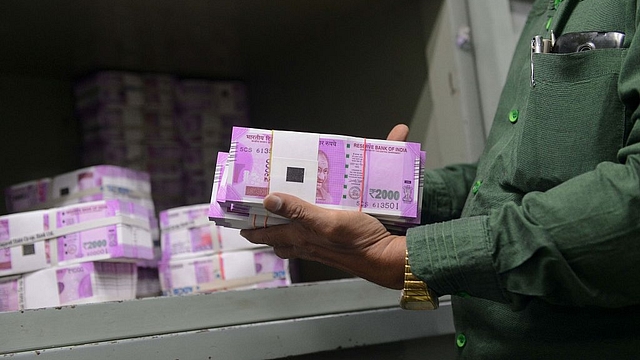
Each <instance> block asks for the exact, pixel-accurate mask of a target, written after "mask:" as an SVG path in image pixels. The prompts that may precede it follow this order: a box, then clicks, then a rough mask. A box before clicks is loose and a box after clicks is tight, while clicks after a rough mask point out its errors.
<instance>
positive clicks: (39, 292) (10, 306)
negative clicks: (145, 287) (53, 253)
mask: <svg viewBox="0 0 640 360" xmlns="http://www.w3.org/2000/svg"><path fill="white" fill-rule="evenodd" d="M136 272H137V267H136V265H135V264H132V263H115V262H84V263H80V264H72V265H64V266H56V267H51V268H47V269H43V270H39V271H35V272H32V273H28V274H24V275H19V276H13V277H6V278H1V279H0V311H17V310H23V309H37V308H44V307H54V306H61V305H75V304H86V303H95V302H103V301H116V300H129V299H134V298H135V296H136V280H137V274H136Z"/></svg>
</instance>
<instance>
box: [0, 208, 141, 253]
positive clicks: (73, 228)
mask: <svg viewBox="0 0 640 360" xmlns="http://www.w3.org/2000/svg"><path fill="white" fill-rule="evenodd" d="M55 223H56V222H55V221H54V222H53V224H54V226H55ZM109 225H130V226H134V227H138V228H142V229H145V230H149V222H148V220H146V221H145V220H142V219H136V218H133V217H130V216H126V215H116V216H110V217H107V218H101V219H96V220H90V221H86V222H82V223H79V224H76V225H69V226H65V227H62V228H53V229H51V230H46V231H40V232H37V233H33V234H29V235H25V236H21V237H17V238H9V239H8V240H4V241H2V242H0V249H6V248H10V247H14V246H21V245H28V244H34V243H36V242H38V241H44V240H50V239H54V238H58V237H61V236H65V235H69V234H73V233H77V232H81V231H86V230H91V229H97V228H101V227H105V226H109Z"/></svg>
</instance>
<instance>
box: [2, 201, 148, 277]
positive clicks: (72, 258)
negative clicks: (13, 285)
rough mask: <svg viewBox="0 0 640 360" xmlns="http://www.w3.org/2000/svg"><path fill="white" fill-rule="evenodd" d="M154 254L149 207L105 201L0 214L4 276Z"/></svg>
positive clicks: (143, 257)
mask: <svg viewBox="0 0 640 360" xmlns="http://www.w3.org/2000/svg"><path fill="white" fill-rule="evenodd" d="M153 256H154V253H153V241H152V239H151V232H150V227H149V216H148V212H147V209H146V208H144V207H142V206H140V205H137V204H135V203H131V202H126V201H121V200H100V201H92V202H88V203H82V204H76V205H68V206H63V207H58V208H53V209H48V210H36V211H27V212H22V213H17V214H10V215H4V216H0V276H8V275H14V274H22V273H26V272H31V271H36V270H40V269H44V268H48V267H51V266H56V265H68V264H75V263H80V262H88V261H97V260H110V259H128V260H131V261H136V260H139V259H153Z"/></svg>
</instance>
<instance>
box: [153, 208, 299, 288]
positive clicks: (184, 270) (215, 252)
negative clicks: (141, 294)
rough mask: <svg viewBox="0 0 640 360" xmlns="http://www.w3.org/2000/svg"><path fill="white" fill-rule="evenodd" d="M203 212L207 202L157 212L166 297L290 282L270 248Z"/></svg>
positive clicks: (284, 265) (285, 266)
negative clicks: (248, 238) (224, 225)
mask: <svg viewBox="0 0 640 360" xmlns="http://www.w3.org/2000/svg"><path fill="white" fill-rule="evenodd" d="M208 213H209V204H199V205H191V206H184V207H178V208H174V209H169V210H165V211H162V212H161V213H160V228H161V238H162V240H161V244H162V260H161V262H160V264H159V266H158V268H159V273H160V284H161V287H162V291H163V293H164V294H165V295H185V294H192V293H205V292H212V291H217V290H228V289H247V288H266V287H276V286H286V285H289V284H291V279H290V274H289V263H288V260H284V259H280V258H278V257H277V256H276V255H275V253H274V252H273V249H271V248H269V247H264V246H260V245H255V244H252V243H250V242H249V241H247V240H246V239H245V238H243V237H242V236H240V232H239V230H237V229H231V228H225V227H219V226H217V225H216V224H215V223H213V222H211V221H209V218H208Z"/></svg>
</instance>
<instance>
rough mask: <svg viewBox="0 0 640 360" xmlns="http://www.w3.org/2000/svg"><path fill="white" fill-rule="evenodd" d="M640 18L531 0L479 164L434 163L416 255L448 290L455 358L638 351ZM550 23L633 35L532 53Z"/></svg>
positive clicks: (580, 4) (619, 0)
mask: <svg viewBox="0 0 640 360" xmlns="http://www.w3.org/2000/svg"><path fill="white" fill-rule="evenodd" d="M474 1H476V0H474ZM639 21H640V5H639V3H638V2H637V1H636V0H564V1H562V0H538V1H536V2H535V4H534V5H533V9H532V10H531V13H530V15H529V18H528V20H527V23H526V25H525V28H524V30H523V34H522V37H521V39H520V41H519V43H518V46H517V48H516V51H515V55H514V58H513V61H512V64H511V68H510V70H509V75H508V78H507V82H506V85H505V87H504V90H503V93H502V96H501V99H500V103H499V106H498V110H497V113H496V116H495V119H494V122H493V127H492V129H491V133H490V135H489V137H488V140H487V145H486V148H485V151H484V153H483V154H482V156H481V157H480V159H479V161H478V163H477V165H459V166H451V167H447V168H444V169H438V170H429V171H427V172H426V174H425V179H426V183H425V193H424V204H423V206H424V213H425V214H424V217H423V220H424V222H423V223H425V224H428V225H423V226H420V227H416V228H414V229H411V230H410V231H408V233H407V246H408V248H409V260H410V263H411V267H412V269H413V271H414V273H415V274H416V275H417V276H419V277H421V278H422V279H423V280H425V281H426V282H427V284H428V285H429V287H431V288H432V289H433V290H434V291H436V292H437V293H438V294H440V295H444V294H451V295H453V296H452V299H453V311H454V318H455V326H456V332H457V335H456V336H457V341H456V343H457V345H458V348H459V355H460V358H463V359H491V360H496V359H591V358H593V359H596V358H599V359H631V358H634V359H636V358H640V121H639V118H640V107H639V103H640V35H638V34H636V28H637V26H638V22H639ZM552 30H553V32H554V34H555V36H556V37H558V36H560V35H562V34H565V33H569V32H585V31H620V32H624V33H625V34H626V37H625V42H624V46H623V48H619V49H598V50H592V51H586V52H579V53H570V54H554V53H551V54H533V56H532V55H531V51H530V48H531V39H532V37H533V36H534V35H540V36H542V37H543V38H549V37H550V34H551V31H552ZM532 68H533V78H534V81H535V86H532V81H531V80H532Z"/></svg>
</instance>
